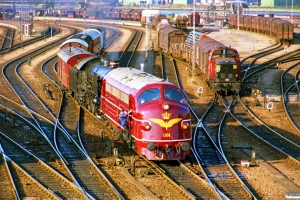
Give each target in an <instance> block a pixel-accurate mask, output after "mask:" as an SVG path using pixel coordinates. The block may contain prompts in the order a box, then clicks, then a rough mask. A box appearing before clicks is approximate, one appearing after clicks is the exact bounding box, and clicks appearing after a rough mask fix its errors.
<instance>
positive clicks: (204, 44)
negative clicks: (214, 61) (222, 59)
mask: <svg viewBox="0 0 300 200" xmlns="http://www.w3.org/2000/svg"><path fill="white" fill-rule="evenodd" d="M196 45H197V46H198V47H199V48H200V49H201V50H202V51H203V52H205V53H207V52H209V51H210V50H212V49H214V48H216V47H221V48H226V46H225V45H224V44H222V43H220V42H218V41H216V40H214V39H212V38H203V39H201V40H198V41H197V42H196Z"/></svg>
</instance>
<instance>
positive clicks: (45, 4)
mask: <svg viewBox="0 0 300 200" xmlns="http://www.w3.org/2000/svg"><path fill="white" fill-rule="evenodd" d="M45 5H46V4H45V0H44V7H45ZM45 14H46V9H45V8H44V40H46V36H45V34H46V19H45Z"/></svg>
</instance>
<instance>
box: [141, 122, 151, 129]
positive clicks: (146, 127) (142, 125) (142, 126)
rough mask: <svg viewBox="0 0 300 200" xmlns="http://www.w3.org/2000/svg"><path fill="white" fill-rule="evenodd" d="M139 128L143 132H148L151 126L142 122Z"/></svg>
mask: <svg viewBox="0 0 300 200" xmlns="http://www.w3.org/2000/svg"><path fill="white" fill-rule="evenodd" d="M141 128H142V129H143V130H144V131H149V130H150V129H151V125H150V124H149V123H148V122H143V123H142V124H141Z"/></svg>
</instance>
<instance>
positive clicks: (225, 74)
mask: <svg viewBox="0 0 300 200" xmlns="http://www.w3.org/2000/svg"><path fill="white" fill-rule="evenodd" d="M235 73H236V69H234V66H233V65H232V64H230V65H221V68H220V71H219V72H217V76H218V78H219V79H222V80H225V81H230V80H232V79H233V78H234V77H235Z"/></svg>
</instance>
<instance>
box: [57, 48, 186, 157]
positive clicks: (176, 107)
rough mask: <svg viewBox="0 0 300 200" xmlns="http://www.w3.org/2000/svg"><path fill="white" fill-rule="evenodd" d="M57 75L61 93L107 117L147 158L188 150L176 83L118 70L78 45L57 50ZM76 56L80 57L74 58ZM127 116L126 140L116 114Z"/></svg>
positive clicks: (183, 98) (182, 95)
mask: <svg viewBox="0 0 300 200" xmlns="http://www.w3.org/2000/svg"><path fill="white" fill-rule="evenodd" d="M57 55H58V76H59V78H60V80H61V82H62V85H64V87H65V89H66V90H67V92H68V93H69V94H71V95H72V96H73V97H74V99H75V100H76V101H78V103H79V104H80V105H81V106H83V107H85V108H87V109H88V110H89V111H90V112H92V113H93V114H96V115H100V116H102V118H108V119H109V120H110V122H111V123H112V124H113V125H114V127H116V128H117V129H118V130H119V133H118V135H119V137H120V138H121V139H123V140H125V141H128V139H129V141H131V147H132V148H133V149H135V150H136V151H137V153H139V154H141V155H144V156H146V157H147V159H149V160H177V159H184V158H185V157H186V156H187V154H189V153H190V150H191V140H192V136H191V119H190V118H191V116H190V111H189V107H188V103H187V102H188V98H187V95H186V94H185V92H184V91H183V90H181V89H180V88H178V87H177V86H176V85H174V84H171V83H170V82H168V81H166V80H163V79H161V78H158V77H155V76H153V75H150V74H147V73H145V72H143V71H140V70H137V69H133V68H122V67H120V68H118V67H116V66H111V65H109V63H113V64H115V62H109V61H107V60H106V61H101V62H100V58H99V57H97V56H94V55H92V54H91V53H89V52H88V51H86V50H83V49H79V48H78V47H70V48H66V49H62V50H60V51H59V53H58V54H57ZM77 58H80V59H77ZM121 110H125V111H129V110H132V111H133V112H132V113H131V115H130V116H129V117H127V121H128V125H129V132H130V138H126V134H125V133H123V127H122V126H121V124H120V121H119V119H118V115H119V113H120V111H121Z"/></svg>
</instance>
